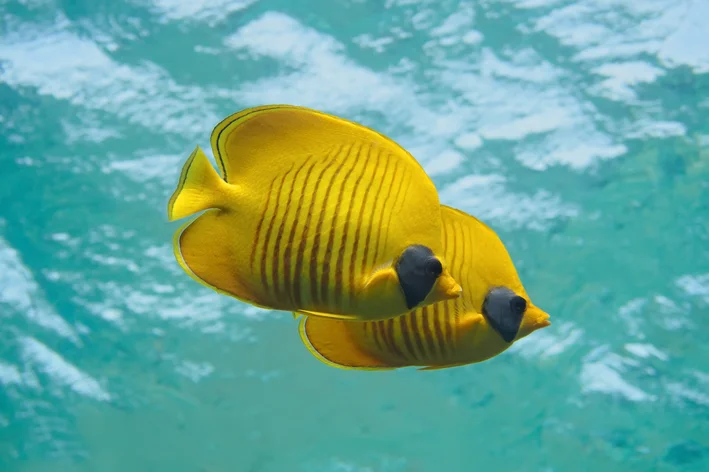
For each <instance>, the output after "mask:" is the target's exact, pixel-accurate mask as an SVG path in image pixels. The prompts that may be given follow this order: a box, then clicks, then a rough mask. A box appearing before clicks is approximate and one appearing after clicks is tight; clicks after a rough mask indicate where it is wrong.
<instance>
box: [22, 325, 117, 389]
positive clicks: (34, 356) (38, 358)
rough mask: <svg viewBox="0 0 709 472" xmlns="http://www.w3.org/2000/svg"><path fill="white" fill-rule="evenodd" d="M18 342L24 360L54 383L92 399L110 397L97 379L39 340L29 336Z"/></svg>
mask: <svg viewBox="0 0 709 472" xmlns="http://www.w3.org/2000/svg"><path fill="white" fill-rule="evenodd" d="M20 344H21V347H22V354H23V357H24V358H25V360H26V361H27V362H29V363H31V364H33V365H34V366H36V367H37V368H38V369H39V370H41V371H42V372H44V373H45V374H46V375H48V376H49V377H51V378H52V380H53V381H54V382H55V383H57V384H59V385H64V386H66V387H69V388H71V389H72V390H73V391H74V392H76V393H78V394H80V395H83V396H86V397H89V398H93V399H94V400H99V401H108V400H110V399H111V396H110V394H109V393H108V392H107V391H106V390H104V388H103V387H102V386H101V384H99V383H98V381H96V380H95V379H94V378H93V377H91V376H90V375H88V374H86V373H85V372H82V371H81V370H79V369H78V368H77V367H75V366H74V365H72V364H71V363H69V362H68V361H67V360H66V359H64V358H63V357H62V356H60V355H59V354H57V353H56V352H54V351H52V350H51V349H49V348H48V347H47V346H45V345H44V344H42V343H41V342H39V341H37V340H36V339H34V338H31V337H24V338H22V339H20Z"/></svg>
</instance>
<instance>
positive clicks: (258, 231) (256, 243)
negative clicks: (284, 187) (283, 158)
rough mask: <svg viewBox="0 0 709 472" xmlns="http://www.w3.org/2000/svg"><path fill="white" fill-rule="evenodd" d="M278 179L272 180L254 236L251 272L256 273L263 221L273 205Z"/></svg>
mask: <svg viewBox="0 0 709 472" xmlns="http://www.w3.org/2000/svg"><path fill="white" fill-rule="evenodd" d="M276 179H277V177H276V178H274V179H273V180H271V186H270V187H269V188H268V198H267V199H266V203H265V204H264V205H263V211H262V212H261V218H259V220H258V225H257V226H256V235H255V236H254V242H253V244H252V245H251V272H252V273H253V272H254V262H255V261H256V251H257V250H258V246H259V242H261V241H260V238H261V228H262V227H263V220H265V219H266V211H267V210H268V207H269V206H270V205H271V195H272V194H273V185H274V184H275V183H276Z"/></svg>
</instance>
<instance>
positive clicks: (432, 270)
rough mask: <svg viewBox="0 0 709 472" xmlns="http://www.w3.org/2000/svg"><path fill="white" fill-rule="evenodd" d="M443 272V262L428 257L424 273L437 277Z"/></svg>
mask: <svg viewBox="0 0 709 472" xmlns="http://www.w3.org/2000/svg"><path fill="white" fill-rule="evenodd" d="M442 272H443V264H441V261H439V260H438V259H437V258H435V257H429V258H428V260H427V261H426V273H427V274H430V275H433V276H434V277H438V276H439V275H441V273H442Z"/></svg>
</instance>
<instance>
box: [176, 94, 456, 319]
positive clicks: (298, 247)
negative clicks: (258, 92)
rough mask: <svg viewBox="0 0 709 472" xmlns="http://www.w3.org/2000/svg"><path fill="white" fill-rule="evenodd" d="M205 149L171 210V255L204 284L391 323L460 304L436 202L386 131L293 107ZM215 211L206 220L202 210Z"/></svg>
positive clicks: (246, 122)
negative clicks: (423, 309)
mask: <svg viewBox="0 0 709 472" xmlns="http://www.w3.org/2000/svg"><path fill="white" fill-rule="evenodd" d="M211 146H212V150H213V152H214V156H215V160H216V162H217V165H218V168H219V171H220V175H219V174H217V172H216V171H215V169H214V167H212V165H211V163H210V162H209V160H208V159H207V157H206V155H205V154H204V152H203V151H202V150H201V149H200V148H199V147H196V148H195V150H194V151H193V152H192V154H191V155H190V157H189V158H188V160H187V162H186V163H185V164H184V166H183V169H182V173H181V176H180V180H179V182H178V185H177V189H176V190H175V192H174V194H173V195H172V197H171V198H170V201H169V203H168V219H169V220H170V221H173V220H177V219H181V218H185V217H188V216H191V215H193V214H195V213H198V212H202V211H204V213H202V214H201V215H199V216H197V217H196V218H195V219H193V220H191V221H190V222H188V223H187V224H186V225H184V226H183V227H182V228H180V229H179V230H178V231H177V232H176V234H175V238H174V252H175V257H176V258H177V261H178V262H179V264H180V265H181V266H182V268H183V269H184V270H185V271H186V272H187V273H188V274H190V275H191V276H192V277H193V278H195V279H196V280H197V281H199V282H200V283H202V284H204V285H206V286H208V287H211V288H212V289H214V290H216V291H218V292H220V293H223V294H226V295H230V296H233V297H235V298H237V299H239V300H242V301H245V302H248V303H250V304H252V305H256V306H259V307H263V308H270V309H275V310H287V311H296V312H301V313H305V314H309V315H313V316H323V317H331V318H340V319H386V318H388V317H392V316H396V315H399V314H403V313H406V312H407V311H408V310H410V309H411V308H412V307H414V306H424V305H427V304H430V303H434V302H436V301H440V300H445V299H454V298H457V297H459V296H460V292H461V288H460V285H459V284H458V283H457V282H456V281H455V280H454V279H453V278H452V277H451V276H450V274H449V272H448V269H447V262H446V260H445V259H443V258H442V257H441V252H442V242H441V237H440V235H441V217H440V206H439V201H438V194H437V191H436V188H435V186H434V185H433V183H432V182H431V180H430V179H429V178H428V176H427V175H426V173H425V172H424V170H423V168H422V167H421V166H420V164H419V163H418V162H417V161H416V160H415V159H414V158H413V157H412V156H411V155H410V154H409V153H408V152H406V151H405V150H404V149H403V148H401V147H400V146H399V145H397V144H396V143H395V142H393V141H392V140H390V139H388V138H386V137H385V136H382V135H381V134H379V133H377V132H375V131H373V130H371V129H369V128H367V127H364V126H362V125H359V124H357V123H353V122H350V121H347V120H344V119H342V118H338V117H336V116H333V115H328V114H325V113H322V112H318V111H315V110H311V109H307V108H303V107H296V106H290V105H268V106H262V107H256V108H249V109H246V110H243V111H241V112H239V113H235V114H234V115H231V116H229V117H227V118H226V119H224V120H223V121H222V122H220V123H219V124H218V125H217V126H216V127H215V128H214V130H213V132H212V135H211ZM205 210H206V211H205Z"/></svg>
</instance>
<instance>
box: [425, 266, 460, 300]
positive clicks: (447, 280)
mask: <svg viewBox="0 0 709 472" xmlns="http://www.w3.org/2000/svg"><path fill="white" fill-rule="evenodd" d="M462 294H463V287H461V286H460V284H459V283H458V282H457V281H456V280H455V279H454V278H453V276H452V275H451V274H450V272H448V270H444V271H443V272H442V273H441V275H440V276H439V277H438V280H436V284H435V285H434V286H433V290H431V293H430V294H429V297H428V300H427V301H429V302H431V303H435V302H442V301H445V300H453V299H456V298H459V297H460V296H461V295H462Z"/></svg>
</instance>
